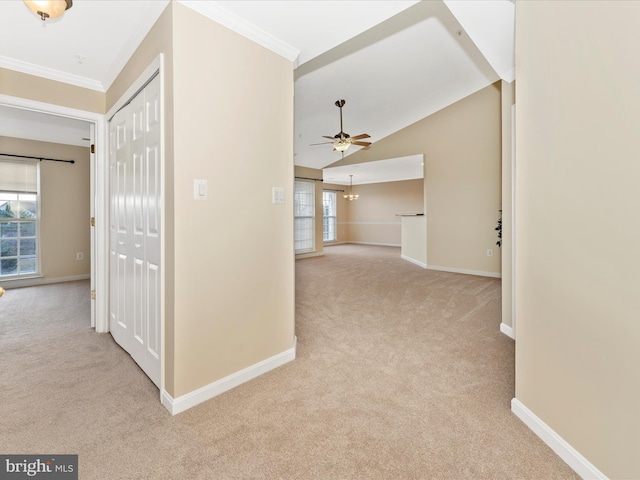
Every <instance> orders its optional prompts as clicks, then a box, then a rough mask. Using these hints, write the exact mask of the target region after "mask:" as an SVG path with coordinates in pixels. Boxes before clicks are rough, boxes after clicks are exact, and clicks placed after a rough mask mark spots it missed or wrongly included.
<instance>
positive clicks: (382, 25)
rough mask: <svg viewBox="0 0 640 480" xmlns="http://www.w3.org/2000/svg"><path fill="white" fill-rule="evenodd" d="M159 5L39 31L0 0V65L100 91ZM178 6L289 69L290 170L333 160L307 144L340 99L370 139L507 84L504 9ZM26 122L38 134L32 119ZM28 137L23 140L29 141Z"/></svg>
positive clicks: (348, 124)
mask: <svg viewBox="0 0 640 480" xmlns="http://www.w3.org/2000/svg"><path fill="white" fill-rule="evenodd" d="M168 2H169V0H75V1H74V4H73V7H72V8H71V9H70V10H68V11H67V12H66V13H65V14H64V15H63V16H62V17H59V18H57V19H53V20H51V19H50V20H47V21H46V22H42V21H41V20H40V19H39V18H38V17H37V16H36V15H35V14H34V13H32V12H31V11H30V10H29V9H28V8H27V7H26V6H25V4H24V2H23V1H22V0H3V1H1V2H0V67H4V68H9V69H13V70H18V71H21V72H25V73H29V74H33V75H39V76H43V77H46V78H51V79H55V80H59V81H64V82H67V83H71V84H74V85H79V86H83V87H86V88H91V89H94V90H98V91H106V89H107V88H108V87H109V86H110V84H111V82H112V81H113V80H114V79H115V77H116V75H117V74H118V72H119V71H120V69H121V68H122V67H123V66H124V64H125V63H126V61H127V59H128V58H129V56H130V55H131V54H132V53H133V51H134V50H135V48H136V47H137V46H138V45H139V43H140V41H141V40H142V39H143V38H144V36H145V35H146V33H147V32H148V31H149V29H150V28H151V26H152V25H153V23H154V22H155V21H156V20H157V18H158V16H159V15H160V14H161V12H162V11H163V9H164V8H165V6H166V5H167V4H168ZM180 3H182V4H184V5H186V6H187V7H190V8H193V9H194V10H197V11H199V12H201V13H203V14H205V15H208V16H209V17H211V18H212V19H214V20H215V21H218V22H219V23H222V24H223V25H226V26H227V27H229V28H232V29H233V30H235V31H237V32H239V33H241V34H243V35H245V36H247V37H249V38H251V39H252V40H254V41H257V42H259V43H262V44H263V45H265V46H266V47H267V48H271V49H272V50H274V51H276V52H277V53H279V54H281V55H283V56H286V57H287V58H290V59H291V60H292V61H293V62H294V66H295V67H296V68H295V72H294V75H295V123H294V128H295V132H294V135H295V137H294V152H295V160H294V162H295V164H296V165H300V166H307V167H312V168H323V167H325V166H327V165H330V164H332V163H334V162H335V161H337V160H339V159H340V158H341V157H340V155H341V154H340V153H338V152H334V151H332V147H331V145H330V144H325V145H318V146H311V144H314V143H320V142H323V141H328V140H326V139H323V138H322V136H323V135H326V136H333V135H335V134H336V133H338V132H339V130H340V123H339V111H338V108H337V107H336V106H335V105H334V103H335V101H336V100H338V99H345V100H346V104H345V106H344V108H343V117H344V118H343V120H344V131H345V132H347V133H349V134H350V135H352V136H353V135H357V134H360V133H368V134H369V135H371V138H370V139H367V140H370V141H373V142H375V141H377V140H380V139H381V138H384V137H386V136H388V135H390V134H392V133H394V132H396V131H398V130H401V129H402V128H404V127H406V126H408V125H410V124H411V123H414V122H416V121H418V120H420V119H422V118H424V117H426V116H428V115H430V114H432V113H434V112H436V111H438V110H440V109H442V108H444V107H446V106H448V105H450V104H452V103H454V102H456V101H458V100H460V99H461V98H464V97H466V96H468V95H470V94H472V93H474V92H476V91H478V90H480V89H481V88H484V87H486V86H487V85H489V84H491V83H493V82H495V81H497V80H499V79H504V80H506V81H512V80H513V78H514V58H513V36H514V12H515V5H514V3H512V2H511V1H509V0H444V1H442V0H423V1H415V0H407V1H404V0H390V1H388V0H387V1H385V0H373V1H365V0H355V1H350V0H347V1H340V2H338V1H332V0H305V1H292V0H278V1H262V0H258V1H253V0H252V1H243V0H233V1H213V0H195V1H194V0H182V1H180ZM23 113H24V112H23ZM14 114H15V111H13V110H12V109H7V108H0V135H7V134H11V135H13V136H18V135H19V134H18V133H16V131H17V130H18V128H19V127H20V125H22V124H25V123H28V121H29V119H28V118H25V115H24V114H23V115H21V116H14ZM34 120H35V121H36V124H38V125H40V127H38V128H42V122H43V121H44V120H43V119H42V118H34ZM52 120H55V118H53V119H52ZM54 123H55V122H54ZM63 127H64V128H63V129H61V130H60V131H57V130H55V129H54V128H53V127H52V126H49V127H48V128H43V130H47V131H48V132H49V134H51V133H52V132H55V136H57V137H58V138H60V139H63V138H65V137H64V135H66V133H69V134H71V135H72V138H73V139H74V140H75V141H70V140H61V143H72V144H81V143H78V142H79V139H78V138H75V137H78V136H79V135H80V136H79V138H82V137H86V134H80V132H79V131H78V132H73V128H72V125H69V124H66V125H63ZM80 127H81V126H80ZM31 130H32V131H31V134H30V135H31V137H28V138H33V137H34V136H35V135H36V134H35V133H34V131H35V130H37V129H36V128H35V127H34V128H32V129H31ZM65 132H66V133H65ZM44 140H46V141H51V139H50V138H47V139H44ZM356 149H357V147H353V146H352V147H350V149H349V150H348V151H347V152H345V153H346V154H349V153H351V152H352V151H355V150H356ZM336 183H338V182H336Z"/></svg>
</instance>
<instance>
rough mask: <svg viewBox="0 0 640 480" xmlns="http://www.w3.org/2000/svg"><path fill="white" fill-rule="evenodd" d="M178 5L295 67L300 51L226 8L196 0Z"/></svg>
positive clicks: (187, 0)
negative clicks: (221, 26)
mask: <svg viewBox="0 0 640 480" xmlns="http://www.w3.org/2000/svg"><path fill="white" fill-rule="evenodd" d="M178 3H181V4H182V5H184V6H185V7H188V8H190V9H191V10H194V11H196V12H198V13H200V14H202V15H204V16H205V17H207V18H209V19H211V20H213V21H214V22H217V23H219V24H221V25H223V26H225V27H227V28H228V29H229V30H233V31H234V32H236V33H238V34H240V35H242V36H243V37H246V38H248V39H249V40H252V41H254V42H256V43H257V44H259V45H262V46H263V47H265V48H267V49H269V50H271V51H272V52H275V53H277V54H278V55H280V56H282V57H284V58H286V59H287V60H290V61H292V62H294V66H297V65H296V64H297V59H298V56H299V55H300V50H298V49H297V48H295V47H292V46H291V45H289V44H288V43H285V42H283V41H282V40H280V39H278V38H276V37H274V36H273V35H271V34H270V33H269V32H266V31H265V30H262V29H261V28H259V27H257V26H255V25H253V24H252V23H249V22H247V21H246V20H245V19H244V18H241V17H239V16H238V15H236V14H235V13H232V12H230V11H229V10H227V9H226V8H223V7H221V6H219V5H215V4H214V3H213V2H202V1H197V0H178Z"/></svg>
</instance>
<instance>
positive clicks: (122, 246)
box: [109, 77, 162, 386]
mask: <svg viewBox="0 0 640 480" xmlns="http://www.w3.org/2000/svg"><path fill="white" fill-rule="evenodd" d="M160 127H161V123H160V80H159V78H158V77H156V78H155V79H154V80H152V81H151V82H150V83H149V84H148V85H147V86H146V87H145V89H144V90H142V91H141V92H139V93H138V94H137V95H136V96H135V97H134V98H133V99H132V100H131V103H129V105H127V106H126V107H125V108H123V109H122V110H120V111H119V112H118V113H116V115H114V117H113V119H112V120H111V123H110V126H109V132H110V154H109V172H110V190H111V191H110V202H111V204H110V207H111V208H110V211H111V215H110V229H111V234H110V257H111V258H110V267H111V268H110V272H111V277H110V278H111V281H110V289H109V290H110V294H109V298H110V302H109V303H110V305H109V313H110V315H109V321H110V325H109V326H110V331H111V335H112V336H113V338H114V339H115V341H116V342H117V343H118V344H119V345H120V346H121V347H122V348H124V349H125V350H126V351H127V352H128V353H129V354H130V355H131V356H132V357H133V359H134V360H135V361H136V362H137V363H138V365H140V367H141V368H142V370H144V372H145V373H146V374H147V375H148V376H149V378H150V379H151V380H152V381H153V382H154V383H155V384H156V385H157V386H160V364H161V357H160V354H161V343H160V339H161V336H160V328H161V324H160V309H161V304H160V302H161V298H160V266H161V262H160V260H161V249H160V243H161V236H160V235H161V232H160V216H161V211H162V210H161V209H162V197H161V188H160V186H161V178H160V173H161V169H160V161H161V156H160V129H161V128H160Z"/></svg>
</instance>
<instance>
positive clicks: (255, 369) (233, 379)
mask: <svg viewBox="0 0 640 480" xmlns="http://www.w3.org/2000/svg"><path fill="white" fill-rule="evenodd" d="M296 345H297V338H294V341H293V347H292V348H290V349H289V350H285V351H284V352H282V353H279V354H277V355H274V356H273V357H270V358H267V359H265V360H263V361H261V362H258V363H256V364H254V365H251V366H250V367H247V368H245V369H243V370H240V371H239V372H236V373H232V374H231V375H229V376H227V377H224V378H221V379H220V380H217V381H215V382H213V383H210V384H209V385H206V386H204V387H202V388H199V389H197V390H194V391H193V392H189V393H187V394H186V395H182V396H180V397H178V398H173V397H171V395H169V393H167V391H165V390H162V393H161V395H160V401H161V403H162V405H164V407H165V408H166V409H167V410H169V413H171V415H177V414H178V413H181V412H184V411H185V410H188V409H190V408H191V407H195V406H196V405H198V404H200V403H202V402H205V401H207V400H210V399H212V398H213V397H216V396H218V395H220V394H221V393H224V392H226V391H227V390H231V389H232V388H235V387H237V386H238V385H241V384H243V383H245V382H248V381H249V380H253V379H254V378H256V377H259V376H260V375H262V374H264V373H267V372H269V371H271V370H273V369H275V368H278V367H280V366H281V365H284V364H285V363H288V362H290V361H292V360H294V359H295V358H296Z"/></svg>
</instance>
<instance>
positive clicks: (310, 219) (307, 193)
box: [293, 180, 316, 254]
mask: <svg viewBox="0 0 640 480" xmlns="http://www.w3.org/2000/svg"><path fill="white" fill-rule="evenodd" d="M293 198H294V200H293V202H294V226H293V232H294V233H293V235H294V249H295V253H296V254H300V253H310V252H315V248H316V247H315V182H310V181H307V180H295V184H294V189H293ZM301 201H302V203H303V204H302V205H301V204H300V202H301ZM301 225H305V227H304V228H302V227H301Z"/></svg>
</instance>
